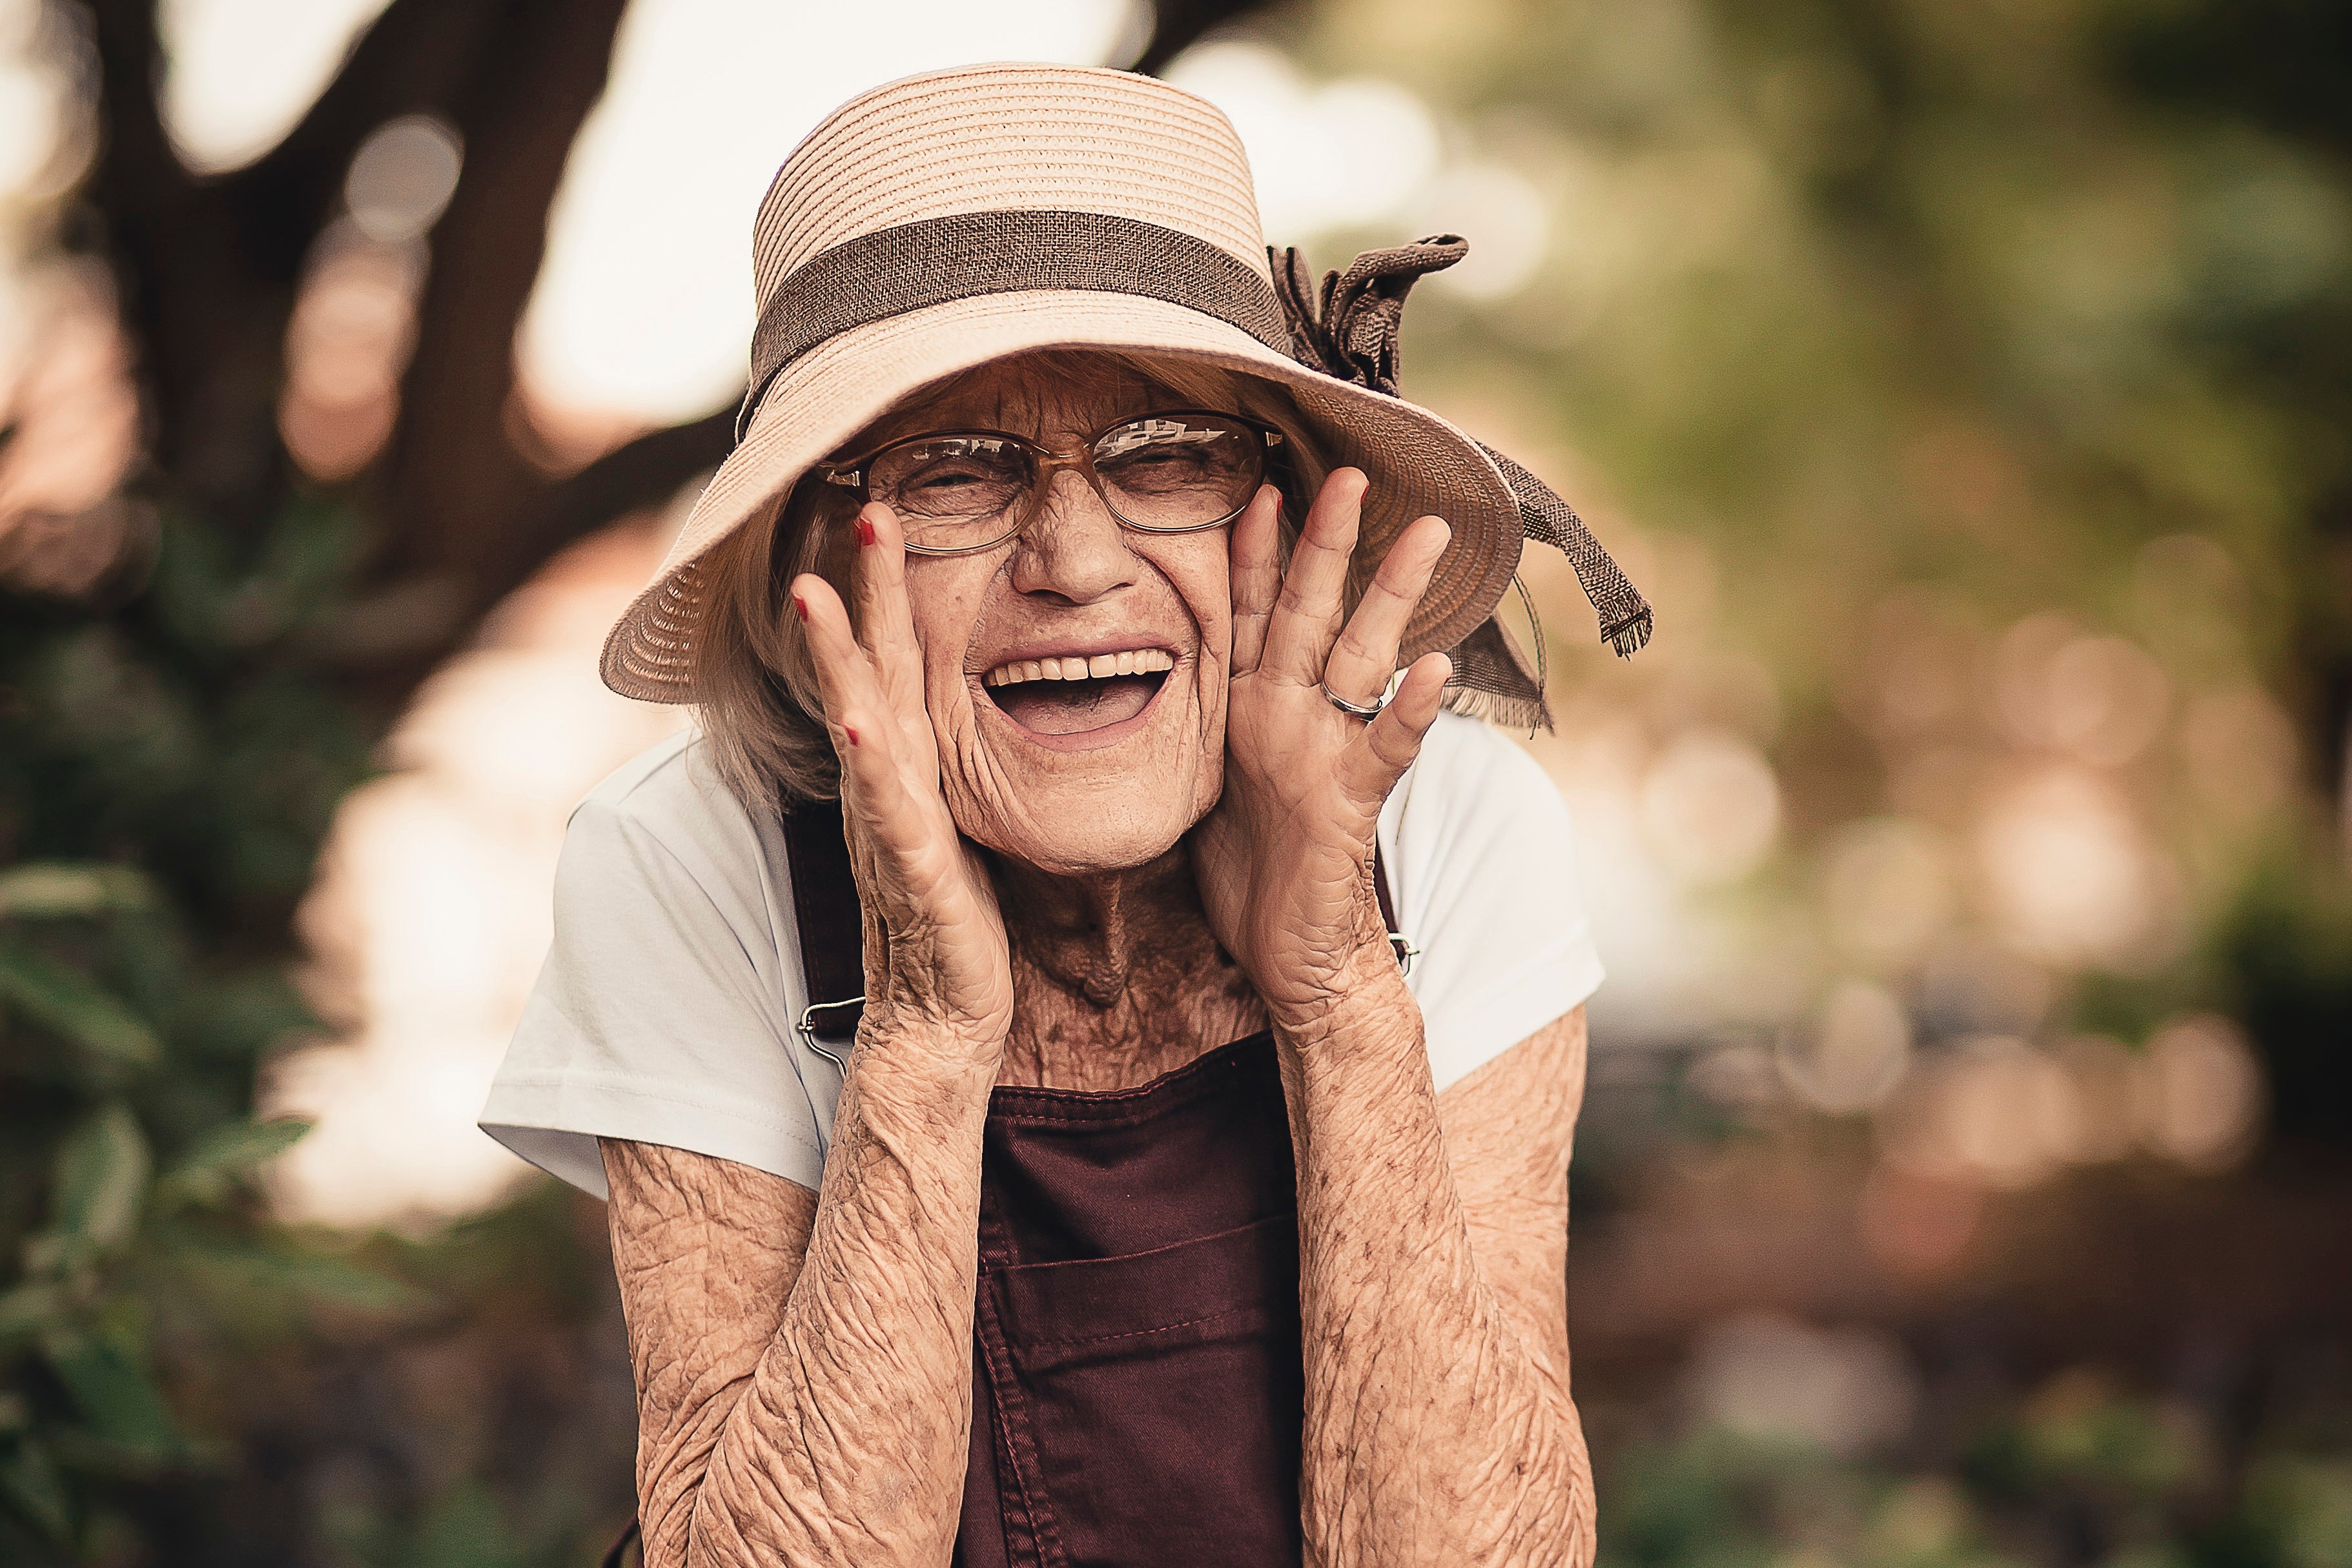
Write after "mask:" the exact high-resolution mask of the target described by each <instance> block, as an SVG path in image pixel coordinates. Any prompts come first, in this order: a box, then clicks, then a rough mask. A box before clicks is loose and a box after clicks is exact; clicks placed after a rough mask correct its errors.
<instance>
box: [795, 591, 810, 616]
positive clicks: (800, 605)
mask: <svg viewBox="0 0 2352 1568" xmlns="http://www.w3.org/2000/svg"><path fill="white" fill-rule="evenodd" d="M793 609H795V610H797V611H799V612H801V619H802V620H803V621H805V620H807V619H808V601H807V600H805V599H803V598H802V597H801V596H800V595H799V594H797V593H795V594H793Z"/></svg>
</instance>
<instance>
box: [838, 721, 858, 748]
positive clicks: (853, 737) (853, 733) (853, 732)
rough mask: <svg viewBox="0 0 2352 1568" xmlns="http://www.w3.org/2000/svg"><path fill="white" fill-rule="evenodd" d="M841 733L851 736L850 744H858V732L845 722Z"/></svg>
mask: <svg viewBox="0 0 2352 1568" xmlns="http://www.w3.org/2000/svg"><path fill="white" fill-rule="evenodd" d="M841 733H842V734H844V735H845V736H847V737H849V744H850V745H852V746H856V744H857V732H856V730H854V729H852V728H850V727H848V726H847V725H843V726H842V727H841Z"/></svg>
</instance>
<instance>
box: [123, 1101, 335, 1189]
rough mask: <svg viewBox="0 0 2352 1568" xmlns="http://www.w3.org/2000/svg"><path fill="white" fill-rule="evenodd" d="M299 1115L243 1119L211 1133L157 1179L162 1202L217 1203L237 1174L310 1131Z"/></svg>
mask: <svg viewBox="0 0 2352 1568" xmlns="http://www.w3.org/2000/svg"><path fill="white" fill-rule="evenodd" d="M311 1126H312V1124H311V1123H309V1122H306V1121H302V1120H300V1119H299V1118H297V1117H287V1118H284V1119H282V1120H279V1121H275V1122H241V1123H236V1124H232V1125H230V1126H226V1127H222V1128H218V1129H216V1130H215V1131H214V1132H212V1133H210V1134H206V1135H205V1137H204V1138H203V1139H202V1140H201V1141H199V1142H198V1143H197V1145H196V1146H195V1147H194V1149H193V1150H191V1151H190V1152H189V1153H188V1155H187V1156H186V1157H185V1158H184V1159H182V1160H181V1161H180V1163H179V1164H177V1165H175V1166H173V1167H172V1168H171V1169H170V1170H169V1171H167V1172H165V1173H164V1175H163V1179H162V1180H161V1181H159V1182H158V1183H156V1199H157V1201H158V1202H163V1203H170V1202H180V1201H187V1202H196V1203H217V1202H219V1201H220V1199H221V1198H223V1197H226V1195H227V1193H228V1190H229V1187H230V1185H231V1184H232V1183H233V1182H234V1181H235V1180H236V1177H238V1176H244V1175H247V1173H249V1172H251V1171H253V1170H255V1169H257V1167H259V1166H265V1165H268V1163H269V1162H270V1161H272V1160H274V1159H276V1158H277V1157H278V1155H282V1154H284V1153H285V1152H286V1151H287V1150H289V1149H290V1148H292V1147H293V1146H294V1145H296V1144H298V1143H300V1142H301V1141H302V1138H303V1136H304V1135H305V1134H308V1133H309V1132H310V1128H311Z"/></svg>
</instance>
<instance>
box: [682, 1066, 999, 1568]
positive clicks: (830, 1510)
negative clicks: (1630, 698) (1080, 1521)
mask: <svg viewBox="0 0 2352 1568" xmlns="http://www.w3.org/2000/svg"><path fill="white" fill-rule="evenodd" d="M994 1071H995V1069H994V1065H993V1062H992V1060H991V1059H990V1058H989V1057H988V1055H987V1053H986V1052H984V1051H982V1052H974V1051H965V1050H962V1049H961V1048H958V1047H954V1046H947V1047H945V1048H942V1047H941V1046H940V1042H938V1041H933V1040H919V1039H908V1038H904V1037H903V1036H900V1037H896V1038H877V1039H868V1040H866V1041H864V1042H863V1043H861V1045H860V1046H859V1049H858V1050H857V1051H856V1053H855V1054H854V1055H853V1056H852V1057H851V1064H850V1070H849V1072H848V1075H847V1079H846V1081H845V1085H844V1088H843V1091H842V1098H841V1103H840V1106H839V1109H838V1111H837V1112H836V1113H835V1124H834V1140H833V1147H832V1150H831V1152H830V1154H829V1155H828V1156H827V1159H826V1162H825V1170H824V1182H823V1185H822V1187H821V1190H820V1192H819V1196H818V1201H817V1207H816V1212H815V1216H814V1221H813V1223H812V1225H811V1228H810V1231H809V1240H808V1249H807V1252H806V1255H805V1258H804V1260H803V1264H802V1267H801V1270H800V1274H799V1277H798V1279H797V1280H796V1281H794V1283H793V1288H792V1291H791V1293H790V1295H789V1296H788V1297H787V1298H786V1300H785V1301H784V1305H783V1312H782V1321H781V1322H780V1323H779V1324H778V1325H777V1327H776V1329H775V1332H774V1333H773V1335H772V1337H771V1338H770V1340H769V1341H768V1343H767V1344H766V1346H765V1349H764V1351H763V1352H762V1353H761V1355H760V1357H759V1360H758V1364H757V1366H756V1369H755V1370H754V1371H753V1372H752V1375H751V1377H750V1379H749V1381H748V1383H746V1384H743V1385H739V1386H738V1387H737V1388H735V1389H734V1390H731V1391H730V1393H731V1394H732V1396H733V1400H732V1407H731V1409H729V1410H727V1412H726V1414H725V1416H724V1419H723V1421H722V1422H720V1423H719V1425H718V1428H717V1432H716V1437H715V1440H714V1441H712V1442H711V1443H710V1445H709V1448H708V1452H707V1459H706V1462H705V1463H704V1464H703V1465H702V1466H701V1467H700V1473H699V1474H695V1473H692V1468H691V1467H690V1466H678V1467H674V1468H673V1469H672V1470H671V1471H670V1472H669V1473H667V1474H666V1475H664V1476H663V1477H661V1478H659V1479H658V1482H657V1483H656V1484H655V1485H649V1486H648V1487H646V1492H647V1494H648V1495H647V1497H646V1538H647V1542H648V1550H647V1561H648V1563H688V1564H693V1565H696V1568H700V1565H703V1564H709V1565H712V1568H720V1565H726V1568H734V1565H737V1564H741V1565H744V1568H749V1565H750V1564H752V1563H779V1562H788V1563H859V1564H897V1563H909V1564H911V1563H927V1564H933V1563H946V1562H947V1560H948V1556H949V1553H950V1549H951V1547H952V1545H953V1542H954V1538H955V1529H956V1521H957V1515H958V1510H959V1505H960V1501H961V1495H962V1486H963V1475H964V1469H965V1458H966V1446H967V1444H968V1442H969V1438H970V1422H971V1313H972V1291H973V1280H974V1275H975V1271H976V1267H977V1262H976V1256H975V1253H976V1248H977V1239H976V1238H977V1232H978V1209H979V1190H980V1139H981V1130H982V1125H983V1124H984V1121H985V1118H986V1114H987V1107H988V1092H989V1088H990V1086H991V1085H992V1082H993V1081H994ZM706 1419H707V1417H706ZM649 1479H651V1478H649ZM656 1492H658V1493H660V1494H662V1495H660V1496H655V1495H653V1494H654V1493H656Z"/></svg>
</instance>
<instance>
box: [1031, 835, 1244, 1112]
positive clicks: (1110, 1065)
mask: <svg viewBox="0 0 2352 1568" xmlns="http://www.w3.org/2000/svg"><path fill="white" fill-rule="evenodd" d="M991 862H992V863H991V870H992V873H993V874H994V879H995V882H996V886H997V894H998V903H999V904H1000V905H1001V906H1002V907H1003V911H1004V926H1005V934H1006V936H1008V937H1009V938H1010V940H1011V944H1012V949H1013V1033H1012V1036H1011V1038H1010V1039H1009V1040H1007V1041H1006V1044H1005V1051H1004V1068H1003V1077H1002V1081H1003V1082H1007V1083H1025V1084H1040V1085H1044V1086H1046V1087H1050V1088H1057V1089H1125V1088H1132V1087H1134V1086H1135V1085H1137V1084H1139V1083H1144V1082H1150V1080H1151V1079H1152V1078H1155V1077H1157V1076H1158V1075H1159V1074H1160V1073H1162V1072H1167V1071H1172V1070H1174V1069H1175V1068H1178V1067H1181V1066H1183V1065H1184V1064H1185V1063H1186V1062H1188V1061H1192V1059H1193V1058H1195V1057H1197V1056H1199V1055H1200V1054H1202V1052H1203V1051H1212V1050H1214V1049H1215V1048H1216V1047H1218V1046H1220V1045H1223V1044H1224V1043H1225V1042H1226V1041H1228V1040H1237V1039H1239V1038H1241V1037H1242V1036H1243V1035H1245V1034H1249V1033H1251V1032H1253V1031H1254V1030H1258V1029H1261V1028H1264V1027H1265V1022H1264V1019H1265V1009H1264V1007H1263V1006H1262V1004H1260V1002H1259V1001H1258V998H1257V993H1256V992H1255V991H1254V990H1252V989H1251V988H1250V984H1249V981H1248V979H1247V977H1244V975H1243V974H1242V972H1241V969H1240V967H1238V966H1237V965H1235V964H1234V961H1233V960H1232V958H1230V957H1228V956H1226V954H1225V952H1224V950H1223V948H1222V947H1220V946H1218V945H1217V940H1216V938H1215V937H1214V936H1213V935H1211V933H1210V931H1209V922H1208V917H1207V915H1206V914H1205V913H1204V912H1203V911H1202V907H1201V896H1200V893H1199V890H1198V889H1197V888H1196V886H1195V885H1194V883H1193V881H1192V863H1191V861H1190V859H1189V858H1188V857H1187V855H1186V853H1185V851H1184V847H1183V845H1181V843H1180V844H1178V845H1177V846H1176V847H1175V848H1173V849H1171V850H1170V851H1169V852H1167V853H1165V854H1163V855H1161V856H1160V857H1159V858H1158V859H1157V860H1154V861H1150V862H1147V863H1145V864H1143V865H1139V866H1135V867H1132V868H1130V869H1128V870H1124V871H1116V872H1105V873H1094V874H1090V875H1086V876H1058V875H1055V874H1054V873H1049V872H1043V871H1039V870H1038V869H1037V868H1035V867H1034V866H1030V865H1024V864H1021V863H1019V862H1013V861H1009V860H1005V859H1002V858H1000V857H994V856H992V857H991Z"/></svg>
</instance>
